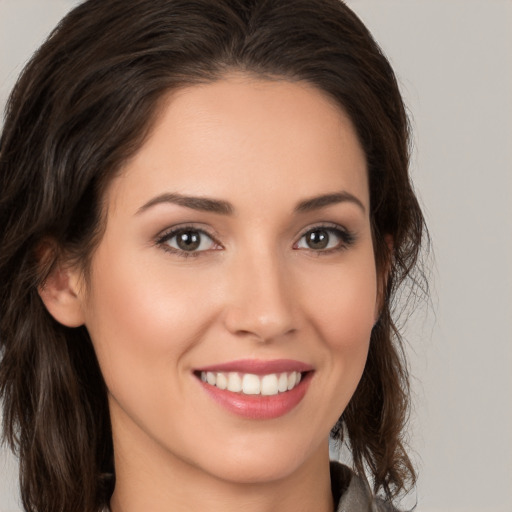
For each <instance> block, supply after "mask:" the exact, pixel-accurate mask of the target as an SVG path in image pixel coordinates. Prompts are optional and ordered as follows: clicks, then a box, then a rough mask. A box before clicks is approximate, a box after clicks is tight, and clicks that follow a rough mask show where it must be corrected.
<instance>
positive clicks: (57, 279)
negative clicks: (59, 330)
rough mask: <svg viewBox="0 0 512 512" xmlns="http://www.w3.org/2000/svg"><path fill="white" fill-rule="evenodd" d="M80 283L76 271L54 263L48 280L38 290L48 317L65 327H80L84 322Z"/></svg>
mask: <svg viewBox="0 0 512 512" xmlns="http://www.w3.org/2000/svg"><path fill="white" fill-rule="evenodd" d="M80 282H81V280H80V276H79V272H78V270H76V269H72V268H69V267H63V266H62V265H60V264H59V263H56V264H55V265H54V268H53V269H52V270H51V272H50V274H49V275H48V278H47V279H46V280H45V281H44V282H43V283H42V284H41V285H40V286H39V288H38V293H39V296H40V297H41V299H42V301H43V303H44V305H45V306H46V309H47V310H48V312H49V313H50V315H52V316H53V318H55V320H57V322H59V323H61V324H62V325H65V326H66V327H80V326H81V325H83V324H84V321H85V319H84V314H83V311H82V301H81V294H80Z"/></svg>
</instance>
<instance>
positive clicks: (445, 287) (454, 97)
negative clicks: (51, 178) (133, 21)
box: [0, 0, 512, 512]
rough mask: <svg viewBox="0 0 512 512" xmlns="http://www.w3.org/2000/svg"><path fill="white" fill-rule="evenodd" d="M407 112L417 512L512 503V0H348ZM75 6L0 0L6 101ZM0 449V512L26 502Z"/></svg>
mask: <svg viewBox="0 0 512 512" xmlns="http://www.w3.org/2000/svg"><path fill="white" fill-rule="evenodd" d="M347 3H348V4H349V5H350V6H351V7H352V8H353V9H354V10H355V11H356V12H357V13H358V14H359V15H360V17H361V18H362V19H363V21H365V22H366V24H367V25H368V27H369V28H370V30H371V31H372V32H373V34H374V36H375V37H376V39H377V40H378V41H379V42H380V44H381V46H382V47H383V49H384V51H385V52H386V54H387V55H388V57H389V58H390V60H391V62H392V64H393V65H394V67H395V70H396V72H397V74H398V77H399V81H400V85H401V88H402V91H403V94H404V96H405V99H406V102H407V104H408V106H409V108H410V110H411V115H412V123H413V128H414V138H415V152H414V156H413V165H412V172H413V176H414V179H415V183H416V188H417V190H418V193H419V195H420V197H421V201H422V204H423V205H424V208H425V213H426V216H427V220H428V223H429V227H430V231H431V235H432V239H433V244H434V251H435V258H434V259H433V278H434V283H433V286H432V305H431V306H430V307H427V306H422V307H420V309H419V310H418V311H417V313H416V314H415V315H414V316H413V318H412V319H411V322H410V324H409V328H408V333H409V336H408V338H409V345H408V352H409V354H410V358H411V365H412V373H413V375H414V382H413V386H414V390H413V391H414V399H415V408H414V411H413V414H412V418H411V427H412V428H411V430H412V439H411V442H412V446H413V449H414V458H415V460H416V463H417V465H418V468H419V484H418V489H417V494H418V499H419V505H418V508H417V510H418V511H420V512H441V511H443V512H456V511H457V512H477V511H478V512H483V511H485V512H491V511H492V512H511V511H512V493H511V492H510V489H511V487H512V400H511V398H512V372H511V370H510V369H511V368H512V92H511V91H512V1H511V0H350V1H348V2H347ZM74 4H76V2H73V1H70V0H68V1H65V0H0V105H1V106H3V105H4V104H5V101H6V99H7V95H8V91H9V90H10V88H11V87H12V85H13V83H14V80H15V78H16V76H17V74H18V73H19V71H20V70H21V67H22V66H23V63H24V62H26V60H27V58H28V57H29V55H30V54H31V52H33V51H34V49H35V48H36V47H37V46H38V44H40V42H41V41H42V39H43V38H44V37H45V35H46V34H47V33H48V31H49V30H50V29H51V28H52V27H53V26H54V25H55V24H56V22H57V21H58V20H59V18H60V17H61V16H62V15H63V14H64V13H65V12H66V11H67V10H68V9H69V8H70V7H72V6H73V5H74ZM16 479H17V475H16V463H15V461H14V460H13V458H12V457H11V456H10V455H8V454H7V453H6V452H5V451H3V452H0V512H14V511H18V510H19V506H18V504H17V494H16V485H17V484H16Z"/></svg>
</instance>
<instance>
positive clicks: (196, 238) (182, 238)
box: [177, 231, 201, 251]
mask: <svg viewBox="0 0 512 512" xmlns="http://www.w3.org/2000/svg"><path fill="white" fill-rule="evenodd" d="M177 243H178V247H179V248H180V249H182V250H183V251H195V250H196V249H197V248H198V247H199V244H200V243H201V240H200V235H199V233H198V232H197V231H183V232H182V233H180V234H179V235H178V239H177Z"/></svg>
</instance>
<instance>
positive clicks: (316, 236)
mask: <svg viewBox="0 0 512 512" xmlns="http://www.w3.org/2000/svg"><path fill="white" fill-rule="evenodd" d="M353 241H354V237H353V235H352V234H350V233H348V232H347V231H345V230H342V229H340V228H334V227H324V226H319V227H315V228H313V229H310V230H309V231H307V232H306V233H304V234H303V235H302V236H301V238H300V240H299V241H298V242H297V244H296V245H295V247H294V248H295V249H309V250H312V251H330V250H337V249H339V250H341V249H345V248H346V247H347V246H349V245H351V244H352V243H353Z"/></svg>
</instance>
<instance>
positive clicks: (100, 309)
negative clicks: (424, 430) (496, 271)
mask: <svg viewBox="0 0 512 512" xmlns="http://www.w3.org/2000/svg"><path fill="white" fill-rule="evenodd" d="M407 167H408V128H407V119H406V115H405V111H404V106H403V103H402V100H401V97H400V94H399V91H398V87H397V84H396V80H395V77H394V74H393V72H392V70H391V68H390V66H389V63H388V62H387V60H386V59H385V58H384V56H383V55H382V53H381V52H380V50H379V48H378V46H377V45H376V44H375V42H374V41H373V39H372V37H371V35H370V34H369V33H368V31H367V30H366V28H365V27H364V26H363V25H362V23H361V22H360V21H359V19H358V18H357V17H356V16H355V15H354V14H353V13H352V12H351V11H350V10H349V9H348V8H347V7H346V6H345V5H344V4H343V3H341V2H339V1H338V0H315V1H312V0H293V1H292V0H252V1H247V0H244V1H242V0H194V1H192V0H181V1H178V0H132V1H130V2H125V1H123V0H108V1H105V0H89V1H86V2H84V3H83V4H81V5H80V6H78V7H77V8H76V9H75V10H74V11H72V12H71V13H70V14H69V15H68V16H67V17H66V18H65V19H64V20H63V21H62V22H61V24H60V25H59V26H58V28H57V29H56V30H55V31H54V32H53V33H52V34H51V36H50V38H49V39H48V41H47V42H46V43H45V44H44V45H43V46H42V47H41V49H40V50H39V51H38V52H37V54H36V55H35V56H34V58H33V59H32V61H31V62H30V63H29V64H28V66H27V68H26V69H25V71H24V73H23V74H22V76H21V78H20V79H19V81H18V84H17V85H16V87H15V89H14V91H13V93H12V96H11V98H10V101H9V105H8V112H7V117H6V122H5V127H4V131H3V134H2V138H1V160H0V180H1V186H0V190H1V195H0V222H1V224H2V232H1V237H2V238H1V240H0V243H1V246H2V253H1V255H0V290H1V291H0V307H1V310H0V312H1V317H0V336H1V343H2V345H1V346H2V361H1V367H0V390H1V396H2V398H3V401H4V429H5V436H6V438H7V440H8V441H9V443H10V444H11V446H12V447H13V448H15V449H17V450H18V454H19V459H20V480H21V496H22V500H23V504H24V507H25V509H26V510H27V511H43V510H44V511H50V510H51V511H61V510H66V511H68V510H69V511H71V510H77V511H100V510H106V509H107V507H110V510H111V511H112V512H130V511H140V510H151V511H159V510H169V509H170V508H171V509H172V510H211V511H215V510H217V509H222V510H249V511H251V510H253V511H260V512H263V511H270V510H276V509H279V510H282V511H287V510H315V511H332V510H344V511H360V510H385V509H387V507H388V505H389V503H390V502H391V499H392V498H393V497H394V496H396V495H397V494H398V493H399V492H401V491H403V490H404V489H405V488H406V487H407V485H411V484H413V483H414V480H415V473H414V470H413V467H412V464H411V462H410V460H409V458H408V456H407V453H406V451H405V449H404V445H403V442H402V437H403V428H404V423H405V419H406V413H407V405H408V382H407V372H406V368H405V365H404V361H403V358H402V352H401V348H400V347H401V345H400V336H399V333H398V331H397V330H396V328H395V325H394V323H393V320H392V318H391V313H390V308H391V304H392V299H393V296H394V295H395V293H396V291H397V290H398V287H399V285H400V284H402V283H403V281H404V280H405V279H406V278H407V277H408V276H409V275H410V274H411V272H413V270H414V269H415V265H416V260H417V257H418V254H419V250H420V245H421V241H422V233H423V217H422V214H421V211H420V209H419V206H418V203H417V200H416V198H415V196H414V193H413V190H412V187H411V185H410V182H409V177H408V170H407ZM329 434H331V436H332V437H333V438H334V439H337V440H338V441H339V442H343V443H347V444H348V446H349V447H350V450H351V452H352V457H353V463H354V464H353V465H354V472H352V471H351V470H349V469H348V468H347V467H345V466H342V465H339V464H334V463H333V464H331V465H330V464H329V451H328V440H329ZM365 468H366V470H367V473H368V476H369V477H370V480H372V483H373V493H372V492H370V491H369V490H368V487H367V485H366V484H364V483H363V482H365V478H366V477H365ZM378 494H379V495H380V496H381V497H380V498H376V497H374V496H377V495H378Z"/></svg>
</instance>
